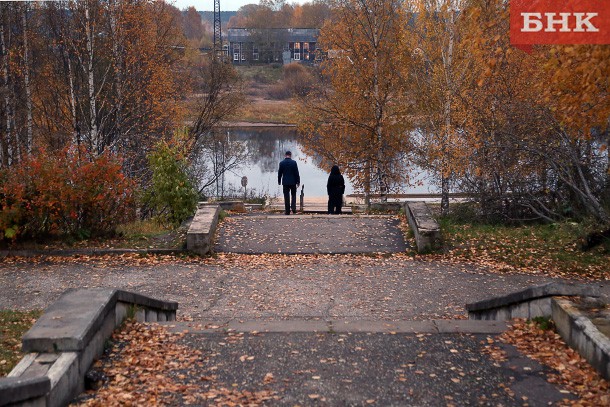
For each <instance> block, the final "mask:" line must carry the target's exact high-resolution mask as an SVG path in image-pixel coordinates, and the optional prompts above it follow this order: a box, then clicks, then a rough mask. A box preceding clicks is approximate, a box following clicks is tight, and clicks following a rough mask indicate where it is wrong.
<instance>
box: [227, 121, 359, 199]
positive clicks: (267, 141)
mask: <svg viewBox="0 0 610 407" xmlns="http://www.w3.org/2000/svg"><path fill="white" fill-rule="evenodd" d="M227 132H228V133H229V135H230V137H231V139H232V140H235V141H241V142H243V143H244V145H245V147H246V150H247V152H248V157H249V158H248V161H247V162H245V163H244V164H243V165H241V166H240V168H239V169H238V170H236V171H232V172H230V173H228V174H227V175H226V177H225V182H227V183H228V184H230V185H232V186H234V187H236V188H237V187H238V186H239V185H240V182H241V178H242V177H243V176H246V177H248V190H252V189H255V190H256V195H263V194H266V195H270V196H280V195H281V193H282V191H281V187H280V186H278V185H277V170H278V166H279V163H280V161H281V160H283V159H284V153H285V152H286V151H287V150H290V151H291V152H292V158H293V159H294V160H296V161H297V163H298V165H299V173H300V175H301V183H302V184H304V185H305V194H306V195H307V196H326V180H327V179H328V174H329V172H330V168H329V169H328V171H326V169H321V168H320V167H319V165H320V159H318V158H317V157H310V156H307V155H305V154H304V153H303V151H302V147H301V144H300V143H299V141H298V135H297V132H296V130H295V129H294V128H292V127H233V128H227ZM346 182H347V185H346V188H345V191H346V194H349V193H352V192H353V188H352V185H351V183H349V180H347V179H346Z"/></svg>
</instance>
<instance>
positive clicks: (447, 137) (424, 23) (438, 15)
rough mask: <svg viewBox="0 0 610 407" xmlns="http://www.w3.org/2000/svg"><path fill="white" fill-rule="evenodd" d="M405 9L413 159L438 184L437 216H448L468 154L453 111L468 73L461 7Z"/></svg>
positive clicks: (454, 2) (437, 4)
mask: <svg viewBox="0 0 610 407" xmlns="http://www.w3.org/2000/svg"><path fill="white" fill-rule="evenodd" d="M407 6H408V7H409V11H410V12H412V13H413V14H412V15H411V16H412V18H411V25H410V27H409V28H407V29H406V30H405V34H404V35H405V36H407V37H408V38H409V39H410V41H411V42H412V43H413V44H414V45H413V54H414V57H415V58H414V59H415V63H414V64H412V65H410V66H409V67H408V68H411V71H410V76H411V78H412V80H413V84H414V85H415V86H416V88H417V91H416V92H414V94H413V96H414V100H415V102H416V104H417V111H418V119H419V120H418V123H417V127H418V137H416V140H415V144H416V152H417V158H418V162H419V163H420V165H421V166H422V167H423V168H426V169H428V170H430V171H431V172H432V173H433V174H435V178H436V179H437V180H438V181H439V184H440V191H441V213H443V214H447V212H448V209H449V190H450V181H451V179H455V178H456V176H459V175H460V174H461V173H463V170H464V168H465V167H464V158H465V154H466V152H467V145H466V143H465V142H464V140H463V138H464V134H463V132H462V131H461V130H460V125H461V123H460V117H459V115H458V114H457V113H458V112H456V109H455V108H454V105H455V104H456V102H457V99H458V97H459V92H460V91H461V90H462V89H463V85H464V84H465V83H466V82H467V81H468V80H469V76H470V74H471V72H472V71H471V69H470V68H471V64H472V60H471V58H470V57H469V55H468V53H467V50H468V48H467V47H466V46H465V44H463V42H462V36H461V33H460V30H461V29H462V26H461V25H460V21H459V20H460V19H461V18H463V15H461V14H460V10H461V8H462V1H460V0H444V1H436V0H416V1H412V2H409V3H407Z"/></svg>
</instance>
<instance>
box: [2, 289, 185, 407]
mask: <svg viewBox="0 0 610 407" xmlns="http://www.w3.org/2000/svg"><path fill="white" fill-rule="evenodd" d="M177 309H178V303H177V302H172V301H160V300H156V299H153V298H150V297H146V296H143V295H140V294H137V293H133V292H128V291H123V290H114V289H79V290H68V291H66V292H64V293H63V294H62V295H61V296H60V297H59V299H58V300H57V301H55V302H54V303H53V304H52V305H51V306H49V307H48V308H47V309H46V310H45V312H44V314H43V315H42V316H41V317H40V318H39V319H38V321H36V323H35V324H34V326H33V327H32V328H31V329H30V330H29V331H28V332H26V334H25V335H24V336H23V340H22V347H23V350H24V351H25V352H29V353H28V354H26V356H25V357H23V359H21V361H20V362H19V363H18V364H17V366H15V368H14V369H13V370H12V371H11V372H10V373H9V375H8V377H7V378H1V379H0V406H2V407H4V406H50V407H55V406H64V405H67V404H68V403H69V402H70V401H71V400H72V399H73V398H74V397H76V396H77V395H78V394H80V393H81V392H82V391H83V390H84V383H85V380H84V378H85V374H86V373H87V370H89V367H90V366H91V364H92V363H93V361H94V360H95V359H97V358H98V357H100V356H101V355H102V353H103V351H104V343H105V342H106V340H107V339H108V338H109V337H110V336H111V335H112V332H113V331H114V330H115V329H116V327H118V326H119V325H121V323H122V322H123V320H124V319H125V318H126V317H127V316H128V315H130V314H133V315H134V316H135V318H136V319H137V320H138V321H140V322H156V321H173V320H175V319H176V310H177Z"/></svg>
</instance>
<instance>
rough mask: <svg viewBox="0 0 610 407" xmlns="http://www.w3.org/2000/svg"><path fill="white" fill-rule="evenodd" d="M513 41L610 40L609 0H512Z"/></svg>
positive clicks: (524, 45) (520, 44)
mask: <svg viewBox="0 0 610 407" xmlns="http://www.w3.org/2000/svg"><path fill="white" fill-rule="evenodd" d="M510 42H511V44H513V45H515V46H517V47H522V48H527V47H530V46H531V45H534V44H610V1H609V0H511V2H510Z"/></svg>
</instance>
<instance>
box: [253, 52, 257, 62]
mask: <svg viewBox="0 0 610 407" xmlns="http://www.w3.org/2000/svg"><path fill="white" fill-rule="evenodd" d="M252 59H253V60H254V61H258V52H253V53H252Z"/></svg>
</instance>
